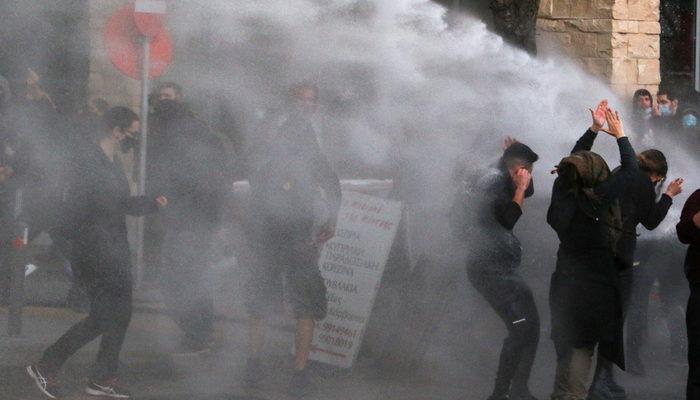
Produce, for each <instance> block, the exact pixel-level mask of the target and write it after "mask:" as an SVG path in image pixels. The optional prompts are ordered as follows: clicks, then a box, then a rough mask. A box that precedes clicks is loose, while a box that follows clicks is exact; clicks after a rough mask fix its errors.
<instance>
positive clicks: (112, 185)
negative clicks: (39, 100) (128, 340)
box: [26, 107, 168, 399]
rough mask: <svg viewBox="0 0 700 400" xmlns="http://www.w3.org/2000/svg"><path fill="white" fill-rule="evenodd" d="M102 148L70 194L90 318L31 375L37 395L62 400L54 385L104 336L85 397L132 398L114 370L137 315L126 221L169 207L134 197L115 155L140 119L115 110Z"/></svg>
mask: <svg viewBox="0 0 700 400" xmlns="http://www.w3.org/2000/svg"><path fill="white" fill-rule="evenodd" d="M103 126H104V128H103V130H102V131H101V133H100V134H99V138H98V140H97V143H90V144H87V145H86V146H85V148H84V151H83V154H82V155H81V159H80V160H79V163H80V167H81V168H80V171H81V175H80V179H79V182H75V183H74V184H73V185H72V187H71V188H70V190H68V193H67V196H68V201H69V203H70V204H72V205H73V207H72V208H71V209H70V214H71V215H70V221H71V222H72V230H73V232H74V235H75V237H74V239H75V240H74V245H73V249H72V251H73V254H72V260H73V262H74V268H76V269H77V270H79V271H80V274H79V277H80V279H81V280H82V282H83V285H84V286H85V288H86V289H87V293H88V297H89V299H90V312H89V314H88V315H87V317H86V318H85V319H83V320H82V321H80V322H78V323H77V324H75V325H74V326H73V327H71V328H70V329H69V330H68V331H67V332H66V333H65V334H64V335H63V336H61V338H59V339H58V341H56V342H55V343H54V344H53V345H51V346H50V347H49V348H48V349H46V350H45V351H44V353H43V354H42V356H41V358H40V360H39V361H38V362H36V363H35V364H32V365H29V366H27V368H26V371H27V373H28V375H29V376H30V377H31V378H32V380H33V382H34V384H35V385H36V387H37V388H38V389H39V391H40V392H41V393H42V394H43V395H44V396H46V397H47V398H51V399H55V398H60V396H61V393H60V391H61V388H60V387H59V385H58V383H57V381H56V375H57V374H58V372H59V370H60V368H61V366H62V365H63V364H64V362H65V361H66V360H67V359H68V358H69V357H70V356H72V355H73V354H75V353H76V352H77V351H78V350H79V349H81V348H82V347H83V346H85V345H87V344H88V343H90V342H92V341H93V340H94V339H96V338H97V337H101V342H100V347H99V351H98V354H97V361H96V362H95V364H94V366H93V367H92V370H91V373H90V378H89V382H88V385H87V387H86V388H85V392H86V393H88V394H90V395H95V396H103V397H108V398H123V399H126V398H130V394H129V392H128V391H126V390H124V389H123V388H122V387H121V385H119V383H118V380H117V375H118V374H117V367H118V365H119V353H120V351H121V348H122V345H123V343H124V338H125V335H126V331H127V329H128V326H129V322H130V320H131V312H132V302H131V301H132V276H131V253H130V251H129V242H128V240H127V227H126V216H127V215H145V214H148V213H152V212H155V211H156V210H157V209H159V208H164V207H166V205H167V203H168V201H167V199H166V198H165V197H164V196H153V197H145V196H139V197H136V196H131V194H130V188H129V183H128V181H127V179H126V176H125V175H124V171H123V169H122V168H121V166H120V165H119V164H118V163H117V162H115V161H116V159H115V153H116V152H117V151H119V147H120V146H121V144H122V143H123V142H124V140H125V139H126V138H127V137H128V136H130V135H131V134H133V133H135V132H137V131H138V130H139V119H138V116H137V115H136V114H135V113H134V112H133V111H131V110H130V109H128V108H126V107H114V108H111V109H110V110H108V111H107V112H106V113H105V115H104V118H103Z"/></svg>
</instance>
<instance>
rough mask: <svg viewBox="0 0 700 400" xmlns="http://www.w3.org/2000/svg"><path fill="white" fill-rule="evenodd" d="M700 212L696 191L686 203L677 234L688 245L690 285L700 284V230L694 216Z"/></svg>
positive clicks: (698, 197)
mask: <svg viewBox="0 0 700 400" xmlns="http://www.w3.org/2000/svg"><path fill="white" fill-rule="evenodd" d="M698 212H700V190H696V191H695V193H693V194H692V195H691V196H690V197H689V198H688V201H686V203H685V205H684V206H683V212H682V213H681V220H680V222H678V225H676V232H677V233H678V239H680V241H681V243H684V244H688V245H690V246H688V254H687V256H686V258H685V272H686V275H687V277H688V280H689V281H690V283H693V284H699V283H700V228H698V227H697V226H696V225H695V223H694V222H693V216H695V214H697V213H698Z"/></svg>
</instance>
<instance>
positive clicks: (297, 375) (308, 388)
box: [288, 369, 316, 398]
mask: <svg viewBox="0 0 700 400" xmlns="http://www.w3.org/2000/svg"><path fill="white" fill-rule="evenodd" d="M315 391H316V386H315V385H314V383H313V382H312V381H311V377H310V376H309V371H308V370H306V369H303V370H301V371H294V375H292V381H291V382H290V384H289V390H288V394H289V395H290V396H292V397H296V398H301V397H304V396H308V395H311V394H313V393H314V392H315Z"/></svg>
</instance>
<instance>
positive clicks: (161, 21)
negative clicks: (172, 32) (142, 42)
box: [134, 0, 167, 39]
mask: <svg viewBox="0 0 700 400" xmlns="http://www.w3.org/2000/svg"><path fill="white" fill-rule="evenodd" d="M166 11H167V6H166V4H165V1H163V0H136V2H135V3H134V22H135V23H136V28H137V29H138V30H139V32H141V34H142V35H143V36H146V37H147V38H150V39H153V38H155V37H156V36H158V34H159V33H160V32H161V31H162V30H164V29H165V13H166Z"/></svg>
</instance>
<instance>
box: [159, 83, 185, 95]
mask: <svg viewBox="0 0 700 400" xmlns="http://www.w3.org/2000/svg"><path fill="white" fill-rule="evenodd" d="M163 89H172V90H173V91H174V92H175V95H176V96H177V97H182V94H183V92H182V86H180V85H178V84H177V83H175V82H172V81H168V82H163V83H161V84H160V85H158V89H157V90H156V93H160V92H161V90H163Z"/></svg>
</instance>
